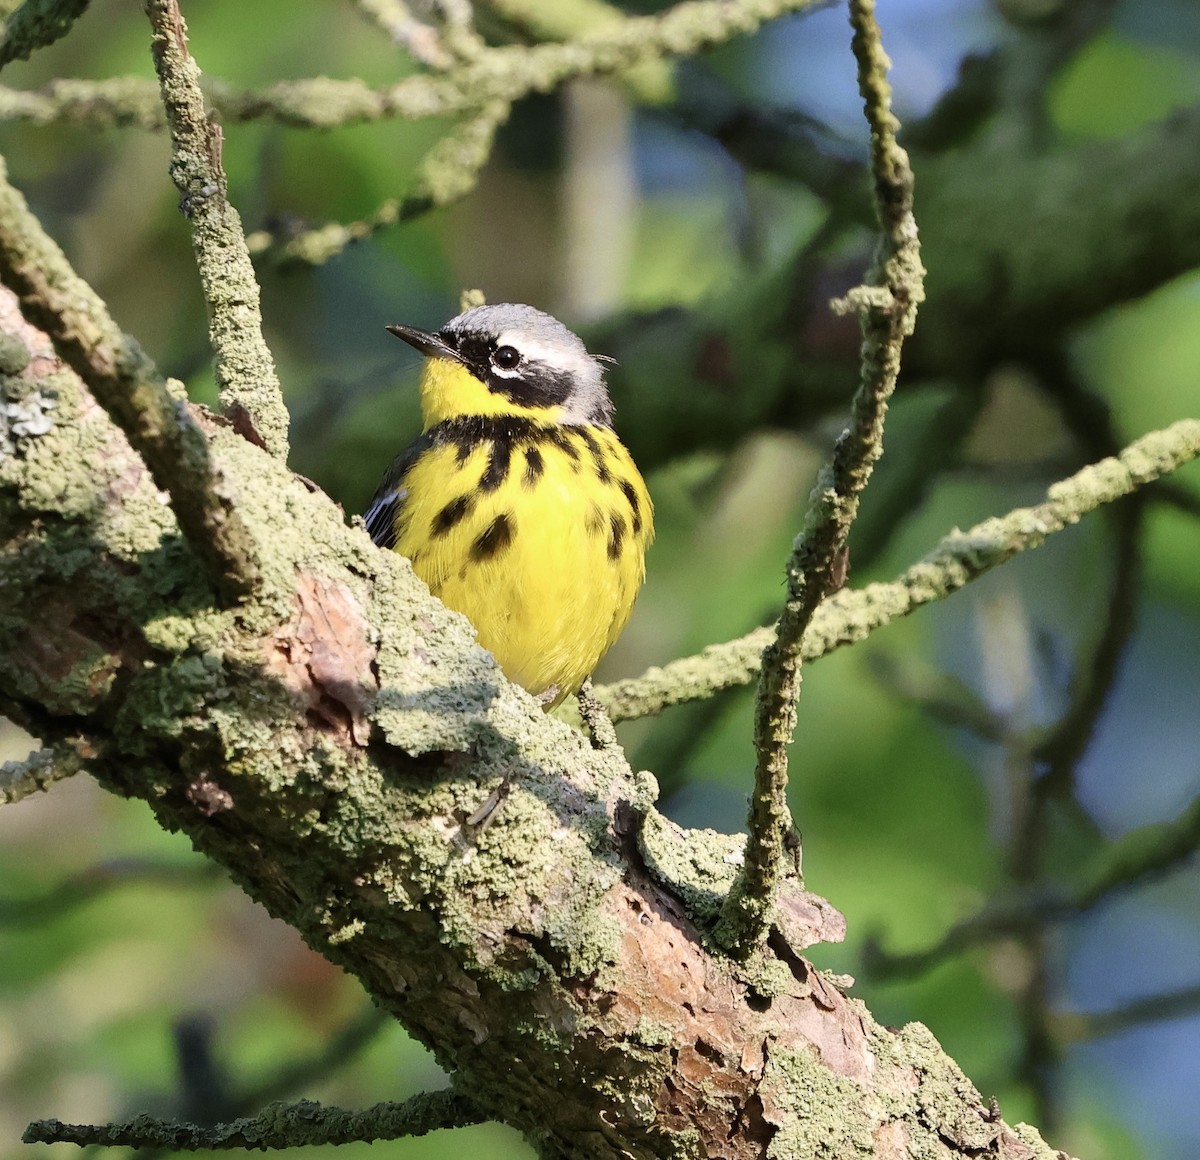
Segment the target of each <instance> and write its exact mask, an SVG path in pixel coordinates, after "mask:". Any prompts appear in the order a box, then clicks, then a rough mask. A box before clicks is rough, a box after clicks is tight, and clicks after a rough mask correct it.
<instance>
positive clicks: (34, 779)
mask: <svg viewBox="0 0 1200 1160" xmlns="http://www.w3.org/2000/svg"><path fill="white" fill-rule="evenodd" d="M88 748H89V747H88V746H87V745H86V743H85V742H83V741H82V739H79V740H77V741H76V742H75V743H71V742H66V741H63V742H59V743H58V744H55V745H50V746H47V747H46V748H44V749H38V750H36V751H35V752H33V753H31V754H30V755H29V756H28V757H26V758H25V759H24V760H23V761H6V762H4V764H3V765H0V806H6V805H10V804H12V803H13V802H19V801H20V800H21V799H22V798H27V797H29V796H30V795H31V794H35V793H44V792H45V791H46V790H48V789H49V788H50V787H51V786H52V785H53V784H54V783H55V782H56V781H63V780H64V779H66V778H68V777H74V776H75V774H77V773H79V772H80V771H81V770H82V769H83V768H84V765H85V763H86V761H87V756H86V754H87V751H88ZM3 921H4V900H3V899H0V922H3Z"/></svg>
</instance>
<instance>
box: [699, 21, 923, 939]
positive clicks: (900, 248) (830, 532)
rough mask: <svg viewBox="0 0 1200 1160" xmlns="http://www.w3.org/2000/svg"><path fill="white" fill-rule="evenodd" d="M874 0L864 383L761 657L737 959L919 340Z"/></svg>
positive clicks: (757, 912)
mask: <svg viewBox="0 0 1200 1160" xmlns="http://www.w3.org/2000/svg"><path fill="white" fill-rule="evenodd" d="M874 12H875V6H874V0H852V2H851V5H850V21H851V24H852V25H853V27H854V53H855V57H856V58H857V60H858V66H859V68H858V82H859V89H860V91H861V93H862V95H863V101H864V105H865V110H866V116H867V121H868V123H869V124H870V126H871V171H872V174H873V176H874V181H875V197H876V207H877V214H878V218H879V224H880V228H881V229H882V231H883V232H882V239H881V247H880V252H879V254H878V257H877V259H876V268H875V271H874V276H873V278H872V281H873V283H874V285H871V286H867V287H860V288H859V290H857V291H854V292H852V293H851V296H850V298H849V307H848V308H850V309H856V310H858V311H859V313H860V317H861V319H862V325H863V335H864V341H863V349H862V382H861V385H860V387H859V390H858V392H857V393H856V395H855V398H854V406H853V411H852V417H851V424H850V427H849V428H848V429H847V430H846V431H845V432H843V434H842V436H841V438H840V439H839V440H838V444H837V446H836V448H835V449H834V454H833V460H832V462H831V463H830V464H829V466H828V467H827V468H825V469H824V470H823V471H822V473H821V476H820V478H819V479H818V481H817V486H816V489H815V490H814V492H813V497H812V502H811V505H810V509H809V515H808V519H807V527H806V528H805V530H804V532H803V533H802V534H801V535H800V537H799V538H798V540H797V542H796V547H795V549H794V550H793V553H792V558H791V560H790V561H789V563H788V600H787V603H786V604H785V605H784V611H783V615H782V616H781V617H780V620H779V624H778V626H777V630H776V637H775V640H774V641H773V642H772V643H771V644H770V645H769V646H768V648H767V650H766V652H765V653H764V654H763V672H762V677H761V680H760V684H759V694H758V702H757V708H756V712H755V728H754V746H755V752H756V754H757V762H756V766H755V774H754V795H753V798H752V800H751V805H750V821H749V825H750V836H749V839H748V841H747V843H746V861H745V865H744V867H743V869H742V872H741V874H740V875H739V876H738V879H737V881H736V882H735V884H734V887H733V889H732V890H731V891H730V892H729V895H728V897H727V898H726V900H725V904H724V906H723V907H722V910H721V922H720V925H719V926H718V928H717V938H718V940H719V941H720V942H721V943H722V944H723V945H724V946H726V947H729V948H730V949H732V950H737V951H739V952H745V951H746V950H747V949H749V948H751V947H753V946H756V945H758V944H759V943H760V942H761V941H762V939H763V938H764V937H765V934H766V931H767V928H768V926H769V921H770V911H771V907H772V905H773V900H774V896H775V892H776V889H777V886H778V883H779V880H780V877H781V875H782V873H783V871H782V863H783V855H784V846H785V842H786V841H787V838H788V835H789V833H790V831H791V816H790V814H789V812H788V806H787V796H786V795H787V781H788V760H787V746H788V745H789V744H790V742H791V739H792V733H793V731H794V729H795V725H796V698H797V697H798V695H799V687H800V662H801V657H802V648H801V645H802V641H803V637H804V633H805V630H806V629H807V628H808V624H809V622H810V620H811V619H812V616H813V613H814V612H815V611H816V608H817V605H818V604H820V602H821V600H822V599H823V598H824V597H825V595H826V593H827V592H828V591H829V589H830V588H831V587H833V586H835V585H834V582H833V578H832V572H833V570H834V567H835V561H836V560H837V557H838V555H839V553H841V552H842V551H844V549H845V543H846V537H847V535H848V534H849V531H850V525H851V523H852V522H853V520H854V517H855V515H856V514H857V511H858V499H859V496H860V494H861V493H862V490H863V488H864V487H865V486H866V483H867V480H868V479H869V478H870V476H871V472H872V470H873V467H874V464H875V461H876V460H877V459H878V458H879V456H880V455H881V454H882V452H883V420H884V416H885V414H886V412H887V401H888V398H889V397H890V395H891V393H892V390H893V388H894V387H895V385H896V378H897V375H898V374H899V370H900V347H901V345H902V344H903V341H904V339H905V338H906V337H907V336H908V335H909V334H911V333H912V329H913V326H914V324H915V321H916V309H917V304H918V303H919V302H920V300H921V297H922V281H923V277H924V270H923V268H922V266H921V260H920V249H919V245H918V242H917V229H916V222H915V220H914V218H913V215H912V171H911V169H910V168H909V164H908V156H907V154H906V153H905V152H904V150H903V149H901V148H900V146H899V144H898V143H897V141H896V136H895V134H896V127H897V122H896V119H895V117H894V116H893V114H892V112H891V89H890V88H889V86H888V82H887V65H888V61H887V57H886V56H885V54H884V52H883V46H882V44H881V42H880V39H879V27H878V25H877V24H876V23H875V14H874Z"/></svg>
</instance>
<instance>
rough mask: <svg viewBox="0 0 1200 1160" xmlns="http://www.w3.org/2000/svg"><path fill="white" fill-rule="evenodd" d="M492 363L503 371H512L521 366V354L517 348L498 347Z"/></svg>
mask: <svg viewBox="0 0 1200 1160" xmlns="http://www.w3.org/2000/svg"><path fill="white" fill-rule="evenodd" d="M492 362H494V363H495V364H496V366H498V367H499V368H500V369H501V370H504V371H511V370H512V369H513V367H515V366H519V365H520V363H521V352H520V351H519V350H517V348H516V347H515V346H501V347H498V348H497V350H496V353H495V354H494V355H492Z"/></svg>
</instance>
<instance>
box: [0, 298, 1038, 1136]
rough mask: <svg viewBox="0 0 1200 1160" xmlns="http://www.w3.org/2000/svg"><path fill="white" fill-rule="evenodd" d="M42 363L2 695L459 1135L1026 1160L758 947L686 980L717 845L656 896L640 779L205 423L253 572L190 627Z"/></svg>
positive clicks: (940, 1058) (190, 608)
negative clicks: (273, 938)
mask: <svg viewBox="0 0 1200 1160" xmlns="http://www.w3.org/2000/svg"><path fill="white" fill-rule="evenodd" d="M13 313H14V314H15V313H16V312H15V308H14V311H13ZM23 341H24V343H25V346H26V347H27V348H28V349H30V350H34V343H33V340H32V338H29V337H26V338H25V339H24V340H23ZM43 349H49V344H48V342H46V341H45V340H44V336H43V340H42V345H41V346H38V347H37V350H36V352H35V355H34V357H33V358H32V359H31V360H30V362H29V364H28V365H27V366H26V368H25V369H24V370H23V371H22V372H21V373H20V381H19V383H17V384H16V385H15V386H12V385H10V386H9V387H8V388H7V389H9V390H20V391H21V392H23V394H22V396H21V397H22V398H24V399H29V398H32V397H33V396H34V394H35V393H38V392H40V393H41V394H42V395H48V394H49V392H50V391H51V390H53V392H54V398H55V401H56V406H55V409H54V410H53V411H52V412H51V413H50V418H49V419H48V421H47V422H45V423H40V424H33V425H31V426H30V427H28V428H27V429H25V430H24V433H21V434H16V435H15V440H16V444H15V450H16V452H17V453H16V454H13V455H9V456H7V457H6V458H3V459H0V527H2V528H3V535H4V537H5V551H4V554H3V557H2V565H0V566H2V571H0V578H2V580H3V583H4V585H5V591H6V592H7V593H11V594H12V600H11V601H9V602H7V603H6V604H5V605H3V606H2V607H0V695H4V696H7V697H10V698H12V699H19V701H20V703H21V704H22V705H23V706H24V708H25V711H26V715H27V716H28V717H29V718H30V719H31V724H32V725H33V726H34V727H35V728H39V729H40V728H53V727H54V726H55V722H59V723H61V721H62V720H64V719H68V720H73V721H79V722H81V723H82V722H87V723H89V724H91V725H93V726H94V733H95V735H97V736H98V737H100V738H101V739H102V741H103V744H104V760H103V762H101V763H98V767H97V770H96V776H97V778H98V779H99V780H100V781H101V783H102V784H104V785H105V786H106V787H108V788H110V789H111V790H113V791H114V792H117V793H121V794H124V795H127V796H135V797H138V798H141V799H142V800H145V801H146V802H148V803H149V805H150V806H151V808H152V809H153V810H154V812H155V814H156V816H157V817H158V819H159V821H160V823H161V824H162V825H164V826H166V827H168V828H171V829H177V830H182V831H183V832H184V833H186V834H187V835H188V836H189V838H190V839H191V841H192V842H193V843H194V845H195V846H196V847H197V848H198V849H200V850H201V851H202V852H204V853H205V854H207V855H208V856H210V857H211V858H212V859H214V860H215V861H216V862H218V863H220V864H221V865H222V866H223V867H225V869H226V870H227V871H228V872H229V873H230V874H231V875H232V876H233V878H234V879H235V880H236V881H237V882H238V883H240V884H241V885H243V886H244V887H245V889H246V890H247V891H248V892H249V893H250V894H252V895H253V896H254V897H255V898H257V899H258V900H259V901H261V902H262V903H263V904H264V905H265V906H266V907H267V909H268V910H269V911H270V912H271V913H272V914H274V915H276V916H277V917H279V918H281V919H283V920H284V921H287V922H289V923H290V924H291V925H292V926H294V927H295V928H296V929H297V930H299V931H300V932H301V934H302V935H303V937H304V938H305V939H306V941H307V942H308V943H309V944H310V945H312V946H313V947H314V948H316V949H317V950H319V951H320V952H321V953H323V954H324V955H326V956H327V957H328V958H330V959H331V960H332V961H333V962H335V963H338V964H339V965H341V966H343V967H344V968H345V969H346V970H347V971H348V972H350V973H352V974H353V975H354V976H355V977H356V978H358V979H359V980H360V981H361V982H362V984H363V986H364V988H365V989H366V990H367V991H368V992H369V993H370V994H371V995H372V997H373V998H374V999H375V1000H376V1001H377V1002H378V1004H379V1005H380V1006H381V1007H382V1008H383V1009H384V1010H386V1011H387V1012H389V1013H390V1014H392V1015H393V1016H395V1017H396V1018H397V1019H399V1020H400V1021H401V1022H402V1023H403V1024H404V1026H405V1027H406V1028H408V1029H409V1031H410V1032H411V1033H412V1034H413V1035H414V1036H415V1037H416V1038H418V1039H419V1040H420V1041H421V1042H422V1043H425V1044H427V1045H428V1046H429V1047H430V1048H431V1050H432V1051H433V1052H434V1055H435V1057H436V1058H437V1060H438V1062H439V1064H440V1065H441V1066H442V1067H444V1068H445V1069H446V1070H447V1071H449V1072H451V1073H453V1074H454V1077H455V1089H456V1090H457V1091H461V1092H464V1093H467V1094H469V1096H470V1098H471V1099H472V1100H473V1102H474V1103H475V1104H476V1105H477V1106H478V1107H479V1108H480V1109H482V1111H483V1113H484V1114H486V1115H487V1116H488V1117H490V1118H494V1119H499V1120H503V1121H504V1122H506V1123H508V1124H511V1125H512V1126H514V1127H515V1128H517V1129H518V1130H520V1131H523V1132H524V1133H526V1135H527V1136H528V1137H529V1139H530V1140H531V1141H532V1142H533V1143H534V1145H535V1146H536V1147H537V1149H538V1150H539V1152H540V1153H541V1154H542V1155H543V1156H546V1157H550V1158H560V1157H561V1158H563V1160H566V1158H567V1157H571V1158H572V1160H580V1158H582V1160H612V1157H614V1156H621V1155H628V1156H633V1157H636V1158H637V1160H651V1158H661V1160H673V1158H678V1157H679V1156H680V1155H683V1154H689V1155H690V1154H694V1153H695V1152H697V1151H701V1152H707V1153H708V1154H717V1153H720V1154H722V1155H726V1156H729V1157H730V1158H731V1160H758V1158H760V1157H761V1155H762V1154H763V1150H764V1148H765V1147H768V1146H770V1144H771V1142H772V1141H778V1145H779V1147H780V1148H781V1149H783V1148H786V1150H787V1151H788V1154H789V1155H791V1156H794V1157H796V1158H797V1160H817V1158H818V1157H820V1156H822V1155H828V1154H829V1147H828V1142H829V1141H830V1140H835V1141H839V1142H841V1143H844V1144H845V1146H846V1148H847V1149H850V1148H851V1147H852V1146H856V1145H855V1144H854V1142H855V1141H858V1142H860V1143H861V1142H864V1141H865V1142H869V1141H871V1140H873V1139H875V1138H876V1137H879V1138H881V1139H886V1140H888V1141H897V1140H899V1141H901V1142H902V1143H903V1144H904V1146H905V1147H907V1148H908V1150H909V1152H910V1153H911V1154H914V1155H917V1154H920V1155H923V1156H927V1157H929V1158H930V1160H948V1158H949V1157H954V1156H961V1155H971V1156H973V1157H978V1156H990V1157H993V1158H995V1157H999V1156H1001V1155H1003V1156H1004V1157H1005V1160H1013V1158H1019V1160H1035V1158H1036V1160H1043V1158H1047V1160H1048V1158H1049V1157H1050V1156H1051V1155H1052V1153H1051V1152H1050V1151H1049V1150H1048V1149H1046V1148H1045V1146H1044V1145H1043V1144H1042V1143H1041V1142H1040V1141H1039V1140H1037V1138H1036V1136H1031V1135H1030V1134H1029V1133H1028V1132H1025V1131H1023V1130H1016V1129H1011V1128H1009V1127H1008V1126H1006V1125H1005V1124H1004V1123H1003V1122H1002V1121H999V1120H997V1119H996V1118H995V1116H994V1115H992V1113H991V1112H989V1110H988V1109H987V1107H986V1106H985V1105H984V1104H983V1102H982V1100H981V1099H980V1098H979V1096H978V1093H976V1092H975V1091H974V1089H973V1088H972V1087H971V1086H970V1084H969V1083H968V1082H967V1081H966V1080H965V1079H964V1078H963V1076H962V1075H961V1073H960V1072H959V1071H958V1069H957V1068H955V1067H954V1065H953V1063H952V1061H950V1060H948V1059H947V1058H946V1057H945V1056H944V1054H942V1053H941V1052H940V1050H939V1049H938V1048H937V1046H936V1044H934V1043H933V1042H932V1039H931V1037H929V1036H928V1034H927V1033H923V1032H921V1031H920V1029H918V1028H909V1029H906V1030H905V1031H904V1032H901V1033H899V1034H896V1033H893V1032H890V1031H888V1030H886V1029H884V1028H882V1027H879V1026H878V1025H877V1024H875V1023H874V1021H873V1020H872V1019H871V1018H870V1016H869V1014H868V1013H867V1011H866V1010H865V1008H863V1007H862V1005H861V1004H859V1003H857V1002H856V1001H854V1000H851V999H849V998H847V997H846V996H845V995H844V994H843V993H842V992H841V991H840V990H838V988H837V987H836V986H835V985H833V984H831V983H829V982H828V981H826V980H824V979H823V978H822V977H821V976H820V975H819V973H817V972H815V971H814V970H813V969H812V968H811V967H810V966H809V965H808V964H807V963H805V962H804V961H803V960H802V959H801V958H800V957H799V956H798V954H797V953H795V951H794V950H793V949H792V948H791V945H790V942H789V939H790V938H791V936H790V935H789V934H787V933H786V931H787V929H788V927H787V926H786V924H781V932H780V935H779V937H778V939H772V941H771V944H770V945H769V946H768V948H767V949H766V950H765V951H764V952H763V954H762V955H761V956H760V957H759V959H758V960H757V961H756V962H755V964H754V966H753V969H752V970H749V969H744V968H741V967H739V966H737V965H736V964H735V963H733V962H732V961H731V960H730V959H729V958H728V957H727V956H725V955H719V954H714V953H713V952H712V948H711V944H710V942H709V940H708V936H707V934H706V930H707V929H708V925H709V924H710V923H711V920H712V916H713V909H714V903H715V900H716V899H717V898H719V890H720V888H721V883H723V882H724V881H726V880H727V873H728V869H729V864H728V862H727V861H725V858H726V856H727V855H728V852H729V839H727V838H723V837H720V836H713V835H709V834H705V833H703V832H691V833H687V834H683V835H682V836H680V837H679V838H678V840H677V843H676V844H677V845H678V846H679V850H678V851H677V856H676V858H675V860H676V861H678V862H679V863H680V864H681V865H686V866H688V867H691V869H690V870H689V872H688V876H687V882H686V883H684V884H681V885H679V886H678V887H676V886H675V885H674V883H675V878H674V876H673V875H672V874H671V873H670V872H669V871H666V870H665V869H664V868H665V867H667V866H669V865H670V864H671V858H670V857H668V853H669V852H668V853H664V851H663V850H662V848H661V845H662V844H661V843H659V844H657V845H655V846H654V852H653V854H652V855H644V854H643V852H642V845H643V844H642V843H641V842H639V840H638V839H639V831H640V830H641V828H642V819H644V818H645V817H646V816H647V815H648V814H649V812H650V811H651V810H652V800H653V792H654V787H653V780H652V779H651V778H649V777H640V778H635V777H634V776H633V775H632V774H631V772H630V770H629V768H628V766H627V765H626V763H625V761H624V759H623V756H622V754H621V752H620V750H619V748H617V747H615V746H613V745H611V744H610V745H604V746H602V747H601V748H596V747H595V746H593V744H592V743H591V742H590V741H589V740H588V739H587V738H586V737H584V736H582V735H581V734H580V733H579V732H577V731H575V730H573V729H571V728H569V727H568V726H567V725H565V724H564V723H563V722H561V721H558V720H556V719H555V718H553V717H550V716H547V715H546V714H545V713H544V712H543V711H542V709H541V707H540V706H539V705H538V704H537V703H536V702H535V701H534V700H533V699H532V698H531V697H529V696H528V695H527V694H525V693H523V692H522V691H521V690H519V689H517V688H515V687H513V686H512V685H510V684H509V683H508V682H507V681H505V680H504V678H503V677H502V675H501V674H500V673H499V671H498V670H497V669H496V667H495V664H494V662H493V661H492V660H491V658H490V657H489V656H488V654H486V653H485V652H484V651H483V650H482V649H480V648H479V647H478V646H477V645H476V644H475V642H474V638H473V634H472V632H471V631H470V628H469V626H468V625H467V624H466V622H465V621H464V620H463V619H462V618H461V617H458V616H455V615H454V614H452V613H450V612H448V611H447V610H446V609H445V608H444V607H442V606H441V605H439V604H438V603H437V601H435V600H434V599H433V598H432V597H431V596H430V595H429V593H428V590H427V589H426V588H425V587H424V586H423V585H422V584H421V583H420V582H419V581H418V580H417V579H416V578H415V576H414V575H413V573H412V570H411V568H410V567H409V565H408V564H407V562H406V561H404V560H402V559H401V558H399V557H397V556H396V554H395V553H391V552H383V551H380V550H378V549H377V548H376V547H375V546H374V545H373V544H372V543H371V542H370V540H369V539H368V537H367V536H366V535H365V534H364V533H363V532H362V531H361V530H356V529H353V528H348V527H346V526H345V523H344V520H343V517H342V515H341V513H340V512H339V510H338V509H337V508H336V506H335V505H334V504H332V503H331V502H330V501H329V500H328V499H327V498H326V497H325V496H323V495H320V494H319V493H313V492H311V491H310V490H309V489H308V488H306V487H305V486H304V485H303V483H302V482H301V481H299V480H298V479H296V478H295V477H293V476H292V475H291V474H290V473H289V472H288V471H287V470H286V468H285V466H284V465H283V464H281V463H280V462H279V461H278V460H277V459H274V458H272V457H270V456H268V455H267V454H265V453H264V452H263V451H262V450H261V449H260V448H257V447H255V446H254V445H252V444H251V443H250V442H248V441H247V440H245V439H243V438H241V437H240V436H238V435H237V434H236V433H235V432H233V431H231V430H230V429H229V428H228V427H227V426H225V425H223V424H218V423H213V422H211V421H207V420H203V418H202V421H203V422H204V430H205V432H206V433H207V435H208V437H209V439H210V455H211V456H212V459H213V461H214V462H217V463H220V465H221V467H222V471H223V472H224V473H226V475H227V476H228V478H229V481H230V485H231V486H232V487H234V488H235V490H236V493H237V494H238V495H239V497H241V498H240V504H239V511H240V512H241V514H242V515H243V517H244V519H245V520H246V522H247V524H248V526H249V527H251V528H252V529H254V531H255V538H256V540H257V541H260V542H261V543H262V544H263V545H264V549H263V551H264V555H263V557H262V571H263V580H262V583H261V585H260V586H259V588H258V589H257V590H256V592H255V594H254V596H253V598H252V599H251V600H249V601H247V602H246V603H245V604H243V605H241V606H240V607H239V608H237V609H236V610H222V609H217V608H213V607H212V604H211V601H210V600H209V599H206V595H205V593H204V591H203V589H202V587H200V586H198V583H197V580H196V577H195V575H194V573H195V567H194V563H193V562H192V561H191V559H190V557H189V556H188V554H187V552H186V551H184V550H183V547H182V545H181V544H180V543H179V539H178V536H177V535H176V534H175V527H174V524H173V523H172V521H171V519H170V514H169V512H166V511H165V510H164V508H163V505H162V503H161V502H160V499H159V496H158V492H157V491H156V489H155V487H154V486H153V483H152V481H151V480H150V478H149V476H148V473H147V472H146V471H145V470H144V466H143V465H142V464H141V463H140V461H139V460H138V459H137V457H136V456H134V455H133V453H132V452H131V451H130V449H129V448H128V446H127V445H126V444H125V441H124V439H123V438H122V436H121V433H120V431H119V430H118V429H117V428H115V427H114V426H113V425H112V424H111V422H109V420H108V419H107V417H106V416H105V415H104V413H103V412H102V411H101V410H100V408H99V407H97V406H95V405H94V404H93V403H92V401H91V399H90V398H89V397H88V396H87V394H86V392H85V391H84V390H83V389H82V386H81V384H80V383H79V382H78V380H77V379H75V377H74V376H73V375H70V374H69V373H67V372H65V371H64V370H63V369H62V368H61V366H59V364H57V363H56V362H55V361H54V360H53V359H52V358H48V357H45V356H44V355H43V354H42V350H43ZM11 361H12V360H10V362H11ZM12 365H14V366H15V365H16V364H15V362H12ZM39 376H41V377H39ZM11 377H12V376H11V375H10V378H11ZM58 727H60V728H61V724H60V725H59V726H58ZM669 838H670V835H669V834H668V839H669ZM646 848H647V849H649V848H650V847H649V846H647V847H646ZM648 856H652V857H653V858H654V861H655V867H654V869H651V868H650V867H649V866H647V864H646V862H645V860H644V859H645V858H646V857H648ZM710 866H711V867H717V866H719V867H720V868H721V871H722V873H721V874H717V873H715V872H709V871H706V870H705V867H710ZM827 909H828V908H827ZM805 929H807V928H805ZM808 941H811V937H808V936H806V937H805V938H804V939H803V940H800V941H797V943H796V945H797V946H800V945H804V943H805V942H808ZM765 1000H769V1001H765ZM514 1061H519V1063H520V1066H514ZM759 1109H761V1110H762V1114H761V1115H759ZM948 1132H949V1134H947V1133H948ZM881 1133H882V1134H883V1135H882V1136H880V1134H881ZM959 1140H961V1141H962V1142H963V1143H962V1144H961V1145H960V1144H959V1143H957V1142H956V1141H959ZM172 1142H173V1143H175V1144H176V1146H178V1145H177V1141H176V1138H175V1137H172ZM860 1150H861V1149H860Z"/></svg>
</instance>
